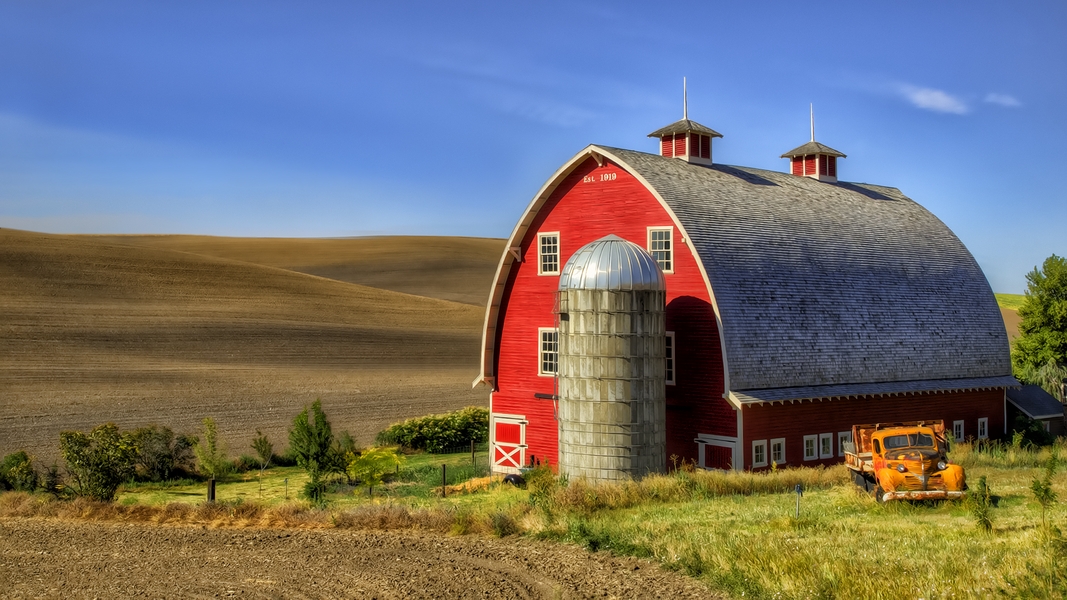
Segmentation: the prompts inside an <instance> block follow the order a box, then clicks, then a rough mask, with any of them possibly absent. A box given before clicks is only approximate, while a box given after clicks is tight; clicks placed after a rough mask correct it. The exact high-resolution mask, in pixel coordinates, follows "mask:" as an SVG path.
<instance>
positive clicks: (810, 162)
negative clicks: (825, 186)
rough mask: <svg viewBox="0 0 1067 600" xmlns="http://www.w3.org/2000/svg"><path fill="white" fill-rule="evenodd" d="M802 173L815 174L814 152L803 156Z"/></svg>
mask: <svg viewBox="0 0 1067 600" xmlns="http://www.w3.org/2000/svg"><path fill="white" fill-rule="evenodd" d="M804 174H805V175H814V174H815V155H814V154H807V155H805V156H804Z"/></svg>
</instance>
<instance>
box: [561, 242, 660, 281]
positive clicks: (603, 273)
mask: <svg viewBox="0 0 1067 600" xmlns="http://www.w3.org/2000/svg"><path fill="white" fill-rule="evenodd" d="M559 289H560V291H563V290H612V291H614V290H658V291H662V290H665V289H667V282H666V280H664V278H663V271H661V270H660V268H659V265H658V264H656V259H654V258H652V255H650V254H649V253H648V252H646V251H645V249H644V248H642V247H641V246H638V245H637V244H635V243H633V242H628V241H626V240H624V239H622V238H621V237H619V236H617V235H608V236H605V237H602V238H600V239H599V240H596V241H593V242H589V243H588V244H586V245H584V246H582V247H581V248H580V249H579V250H578V251H577V252H575V253H574V256H572V257H571V258H570V260H568V261H567V264H566V265H565V266H564V267H563V271H562V272H561V273H560V277H559Z"/></svg>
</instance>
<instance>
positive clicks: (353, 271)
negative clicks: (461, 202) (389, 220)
mask: <svg viewBox="0 0 1067 600" xmlns="http://www.w3.org/2000/svg"><path fill="white" fill-rule="evenodd" d="M86 237H88V238H89V239H93V240H98V241H101V242H107V243H115V244H123V245H130V246H138V247H144V248H156V249H163V250H174V251H181V252H190V253H193V254H198V255H202V256H209V257H213V258H225V259H230V260H237V261H242V262H248V263H253V264H259V265H264V266H269V267H277V268H281V269H287V270H290V271H297V272H299V273H307V274H310V275H318V276H320V277H326V278H329V279H336V280H338V281H345V282H348V283H357V284H360V285H365V286H370V287H376V288H381V289H386V290H393V291H396V292H404V293H407V294H415V295H419V296H429V297H432V298H441V299H444V300H452V301H455V302H463V303H466V304H474V305H476V306H479V307H484V306H485V302H486V299H487V295H488V293H489V287H490V285H491V284H492V279H493V275H494V274H495V273H496V267H497V263H498V262H499V261H500V254H501V252H503V250H504V240H498V239H484V238H460V237H402V236H394V237H369V238H333V239H300V238H227V237H209V236H193V235H120V236H86Z"/></svg>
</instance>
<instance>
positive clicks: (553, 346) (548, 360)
mask: <svg viewBox="0 0 1067 600" xmlns="http://www.w3.org/2000/svg"><path fill="white" fill-rule="evenodd" d="M537 331H538V333H539V334H540V336H541V344H540V354H539V355H540V360H539V361H538V362H539V364H540V367H539V368H538V374H539V375H555V374H556V372H557V371H559V331H558V330H556V329H551V328H545V327H542V328H541V329H538V330H537Z"/></svg>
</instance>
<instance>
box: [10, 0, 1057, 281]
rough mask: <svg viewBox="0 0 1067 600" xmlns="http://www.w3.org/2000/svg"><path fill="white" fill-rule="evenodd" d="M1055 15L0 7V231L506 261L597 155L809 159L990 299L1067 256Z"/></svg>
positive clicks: (650, 8) (449, 6)
mask: <svg viewBox="0 0 1067 600" xmlns="http://www.w3.org/2000/svg"><path fill="white" fill-rule="evenodd" d="M1065 31H1067V4H1065V3H1063V2H1033V3H1018V4H1014V3H1013V4H1011V5H1009V3H1004V2H973V1H972V2H936V3H932V2H900V3H888V4H882V5H876V4H875V3H866V2H863V3H859V2H825V3H815V4H813V3H798V2H790V3H785V2H782V3H776V2H761V3H744V2H741V3H739V2H729V3H726V2H695V3H691V4H687V3H667V2H664V3H650V2H635V3H625V2H603V3H596V2H567V3H558V4H557V3H550V2H537V3H511V2H486V3H481V4H478V3H447V2H433V3H385V2H379V3H363V2H337V3H330V2H316V3H297V2H289V3H282V2H254V3H253V2H192V1H185V2H173V3H168V2H129V3H111V2H93V3H84V2H49V1H34V2H24V1H18V2H14V1H8V0H0V226H2V227H15V228H22V229H31V230H36V231H46V232H56V233H197V234H211V235H236V236H285V237H300V236H351V235H377V234H440V235H469V236H490V237H506V236H507V235H508V234H509V233H510V232H511V229H512V227H513V226H514V224H515V221H516V220H517V219H518V218H519V217H520V213H521V211H522V209H523V208H524V207H525V206H526V204H527V203H528V202H529V201H530V198H531V196H532V195H533V194H534V193H535V192H536V191H537V189H538V188H539V187H540V186H541V184H542V183H543V182H544V180H545V179H546V178H547V177H548V176H549V175H551V174H552V173H553V172H554V171H555V170H556V169H557V168H558V167H559V165H560V164H561V163H562V162H564V161H565V160H566V159H568V158H569V157H571V156H572V155H574V154H575V153H576V152H577V151H579V150H580V149H581V148H583V147H584V146H586V145H587V144H589V143H598V144H606V145H612V146H619V147H625V148H633V149H638V150H645V151H649V152H654V151H655V143H654V142H653V141H652V140H649V139H647V138H646V137H645V136H646V134H647V133H648V132H650V131H652V130H654V129H657V128H658V127H660V126H662V125H665V124H667V123H670V122H672V121H674V120H677V119H678V118H680V117H681V81H682V77H683V76H685V77H687V78H688V81H689V108H690V117H692V118H693V119H694V120H696V121H699V122H701V123H703V124H705V125H708V126H710V127H712V128H714V129H716V130H718V131H720V132H722V133H723V134H724V135H725V137H724V138H723V139H720V140H716V142H715V159H716V162H721V163H726V164H734V165H745V166H751V167H759V168H766V169H776V170H783V171H784V170H785V169H786V161H785V160H783V159H780V158H778V156H779V155H780V154H781V153H782V152H784V151H786V150H789V149H791V148H793V147H795V146H797V145H799V144H801V143H803V142H805V141H807V139H808V105H809V103H814V105H815V116H816V138H817V139H818V140H819V141H821V142H823V143H825V144H827V145H829V146H832V147H834V148H836V149H838V150H840V151H842V152H844V153H846V154H847V155H848V158H847V159H844V160H842V162H841V163H840V167H839V169H840V171H839V175H840V177H841V178H842V179H844V180H849V181H860V182H868V183H877V184H882V185H890V186H894V187H898V188H900V189H901V190H902V191H903V192H904V193H905V194H907V195H909V196H910V197H912V198H914V199H915V200H916V201H918V202H919V203H921V204H923V205H924V206H926V207H927V208H928V209H930V210H931V211H932V212H933V213H934V214H936V215H937V216H938V217H940V218H941V219H942V220H943V221H945V223H947V224H948V225H949V227H951V228H952V229H953V230H954V231H955V233H956V234H957V235H958V236H959V237H960V238H961V239H962V240H963V242H964V243H965V244H966V245H967V246H968V248H969V249H970V250H971V252H972V253H973V254H974V255H975V257H976V258H977V259H978V262H979V263H980V264H981V265H982V267H983V269H984V270H985V272H986V275H987V277H988V278H989V279H990V282H991V283H992V285H993V288H994V290H996V291H1003V292H1016V293H1019V292H1022V291H1023V289H1024V288H1025V280H1024V276H1025V273H1026V272H1028V271H1029V270H1030V269H1032V268H1033V267H1034V266H1035V265H1037V264H1040V262H1041V261H1043V260H1044V258H1045V257H1047V256H1048V255H1050V254H1052V253H1056V254H1059V255H1061V256H1062V255H1065V254H1067V242H1065V241H1064V240H1065V239H1067V238H1065V236H1064V233H1063V232H1064V229H1065V227H1064V225H1065V224H1067V178H1064V177H1062V176H1061V175H1060V174H1061V173H1062V172H1063V171H1064V165H1063V164H1062V163H1063V161H1065V160H1067V158H1065V157H1064V153H1063V147H1064V143H1065V141H1067V34H1065V33H1064V32H1065Z"/></svg>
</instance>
